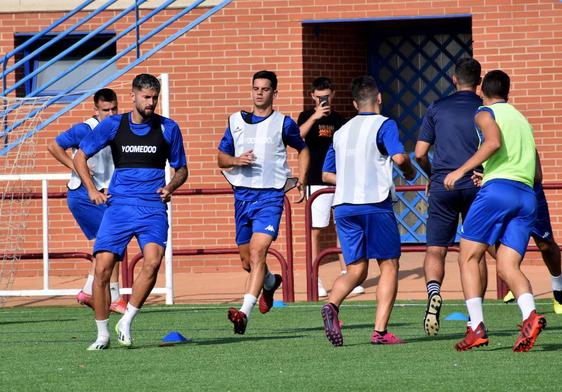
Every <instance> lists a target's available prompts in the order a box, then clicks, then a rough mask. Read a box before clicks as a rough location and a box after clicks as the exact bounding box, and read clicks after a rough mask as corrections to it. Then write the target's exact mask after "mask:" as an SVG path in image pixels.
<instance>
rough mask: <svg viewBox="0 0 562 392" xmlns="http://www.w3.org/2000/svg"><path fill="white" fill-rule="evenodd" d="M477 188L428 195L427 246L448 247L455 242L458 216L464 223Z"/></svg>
mask: <svg viewBox="0 0 562 392" xmlns="http://www.w3.org/2000/svg"><path fill="white" fill-rule="evenodd" d="M478 191H479V188H467V189H455V190H452V191H436V192H431V193H430V194H429V210H428V217H427V224H426V233H427V240H426V242H427V246H449V245H451V244H452V243H453V242H454V241H455V237H456V235H457V227H458V225H459V215H460V216H461V217H462V220H463V221H464V220H465V219H466V215H467V214H468V209H469V208H470V205H471V204H472V202H473V201H474V198H475V197H476V194H477V193H478Z"/></svg>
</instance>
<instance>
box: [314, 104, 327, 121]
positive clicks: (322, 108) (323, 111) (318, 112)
mask: <svg viewBox="0 0 562 392" xmlns="http://www.w3.org/2000/svg"><path fill="white" fill-rule="evenodd" d="M328 114H330V106H329V104H328V102H325V103H324V102H320V103H319V104H318V105H317V106H316V108H315V109H314V113H313V114H312V116H311V117H312V118H313V119H314V121H317V120H320V119H321V118H322V117H326V116H328Z"/></svg>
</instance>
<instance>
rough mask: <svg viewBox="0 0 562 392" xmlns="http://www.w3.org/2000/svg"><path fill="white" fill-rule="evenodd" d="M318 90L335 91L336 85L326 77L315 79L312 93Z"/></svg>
mask: <svg viewBox="0 0 562 392" xmlns="http://www.w3.org/2000/svg"><path fill="white" fill-rule="evenodd" d="M316 90H332V91H333V90H334V85H333V84H332V81H331V80H330V79H328V78H326V77H324V76H321V77H319V78H316V79H314V81H313V82H312V85H311V90H310V91H312V92H314V91H316Z"/></svg>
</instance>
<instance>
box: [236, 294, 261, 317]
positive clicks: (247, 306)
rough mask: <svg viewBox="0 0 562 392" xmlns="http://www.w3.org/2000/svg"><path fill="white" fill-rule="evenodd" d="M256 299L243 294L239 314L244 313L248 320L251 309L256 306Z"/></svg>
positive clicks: (250, 295)
mask: <svg viewBox="0 0 562 392" xmlns="http://www.w3.org/2000/svg"><path fill="white" fill-rule="evenodd" d="M257 300H258V299H257V298H256V297H254V296H253V295H252V294H245V295H244V302H243V303H242V307H241V308H240V311H241V312H244V314H245V315H246V317H248V319H249V318H250V313H252V309H253V308H254V305H255V304H256V301H257Z"/></svg>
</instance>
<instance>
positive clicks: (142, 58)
mask: <svg viewBox="0 0 562 392" xmlns="http://www.w3.org/2000/svg"><path fill="white" fill-rule="evenodd" d="M113 1H115V0H110V2H109V3H112V2H113ZM137 1H138V3H139V4H140V3H141V2H144V1H146V0H137ZM174 1H175V0H168V1H166V2H165V3H163V4H162V5H160V6H159V7H158V8H156V9H155V10H153V11H152V12H150V13H149V14H147V15H146V16H145V17H143V18H141V19H137V20H136V22H135V23H134V24H132V25H130V26H129V27H127V28H126V29H125V30H123V31H122V32H121V33H119V35H117V36H116V37H114V38H113V39H112V40H110V41H108V42H106V43H104V45H102V46H101V47H100V48H98V49H96V50H94V51H92V52H91V53H90V54H88V55H87V56H85V57H84V58H82V59H81V60H79V61H78V62H77V63H75V64H73V65H72V66H71V67H70V68H68V69H66V70H64V71H63V72H62V73H61V74H59V76H58V77H57V78H54V79H53V80H51V81H49V82H48V83H47V84H46V85H43V86H41V87H40V88H38V89H37V90H34V91H32V92H31V93H30V94H29V95H30V96H36V95H37V94H39V93H41V92H42V91H44V90H45V89H46V88H48V87H49V86H50V85H52V84H53V83H55V82H56V81H58V80H60V79H61V78H62V77H64V76H65V75H66V74H68V73H69V72H71V71H73V70H74V69H76V68H77V67H78V66H80V65H81V64H83V63H84V62H85V61H87V60H88V59H90V58H91V57H93V56H95V55H96V54H97V53H99V52H100V51H101V50H103V49H104V48H106V47H107V46H109V45H110V44H111V43H113V42H115V41H116V40H118V39H119V38H121V37H122V36H124V35H125V34H127V33H128V32H130V31H131V30H132V29H136V30H137V31H138V27H139V26H140V25H141V24H142V23H144V22H145V21H147V20H148V19H150V18H151V17H152V16H154V15H155V14H156V13H158V12H160V11H161V10H163V9H165V8H166V7H167V6H168V5H170V4H171V3H173V2H174ZM204 1H205V0H197V1H195V2H194V3H192V4H191V5H190V6H189V7H186V8H184V9H183V10H182V11H180V12H179V13H178V14H176V15H174V16H173V17H171V18H169V19H168V20H167V21H165V22H163V23H162V24H161V25H160V26H158V27H156V28H154V29H153V30H152V31H151V32H150V33H148V34H146V35H145V36H143V37H142V38H140V37H138V38H137V41H136V42H135V43H134V44H132V45H130V46H128V47H127V48H125V49H124V50H122V51H121V52H120V53H118V54H116V55H115V56H113V57H112V58H111V59H109V60H107V61H106V62H104V63H103V64H101V65H100V66H98V67H97V68H96V69H94V70H93V71H91V72H90V73H89V74H88V75H84V76H83V77H82V80H80V81H78V82H77V83H75V84H74V85H73V86H71V87H68V88H67V89H65V90H64V91H62V92H60V93H58V94H57V95H56V96H54V97H49V98H48V99H47V98H46V101H45V102H44V103H43V105H42V106H41V107H39V108H36V109H34V110H32V111H30V112H29V113H28V114H27V115H26V116H24V117H23V118H22V119H20V120H18V121H16V122H14V123H13V124H12V125H11V126H9V127H6V128H5V129H4V131H3V132H0V137H5V136H7V135H8V134H9V133H10V132H11V131H13V130H14V129H15V128H17V127H19V126H20V125H22V124H23V123H25V122H26V121H27V120H29V119H30V118H32V117H34V116H35V115H36V114H37V113H39V112H40V111H42V110H43V109H45V108H46V107H48V106H49V105H51V104H53V103H55V102H57V101H59V100H60V99H61V98H62V97H63V96H65V95H67V94H69V93H71V92H73V91H75V90H76V89H77V88H78V87H79V86H81V85H82V84H84V83H85V82H86V81H87V80H88V79H89V78H91V77H92V76H93V75H96V74H97V73H98V72H99V71H101V70H103V69H104V68H106V67H107V66H108V65H110V64H112V63H114V62H116V61H118V60H119V59H120V58H122V57H123V56H125V55H126V54H127V53H129V52H131V51H132V50H134V49H135V48H136V49H137V59H136V60H135V61H133V62H131V63H129V64H128V65H127V66H126V67H125V68H123V69H121V70H119V71H118V72H116V73H115V74H113V75H111V76H110V77H108V78H106V79H105V80H103V81H102V82H100V83H99V85H100V86H105V85H108V84H109V83H111V82H113V81H114V80H116V79H117V78H119V77H120V76H122V75H124V74H125V73H126V72H128V71H130V70H131V69H132V68H134V67H135V66H137V65H138V64H140V63H141V62H143V61H145V60H146V59H148V58H149V57H151V56H153V55H154V54H155V53H157V52H158V51H159V50H160V49H162V48H163V47H165V46H167V45H169V44H170V43H171V42H173V41H175V40H176V39H178V38H179V37H181V36H182V35H184V34H185V33H187V32H188V31H190V30H192V29H193V28H195V27H196V26H198V25H199V24H200V23H201V22H203V21H204V20H206V19H208V18H209V17H210V16H212V15H213V14H215V13H216V12H218V11H220V10H221V9H223V8H224V7H226V6H227V5H228V4H230V3H231V2H232V1H233V0H224V1H222V2H221V3H219V4H217V5H215V6H214V7H212V8H210V9H209V10H208V11H206V12H205V13H203V14H202V15H201V16H199V17H197V18H196V19H195V20H193V21H192V22H191V23H189V24H188V25H186V26H185V27H183V28H181V29H180V30H179V31H177V32H176V33H174V34H172V35H171V36H169V37H168V38H167V39H165V40H164V41H162V42H160V43H159V44H157V45H155V46H154V47H153V48H152V49H151V50H149V51H148V52H146V53H145V54H144V55H140V56H139V54H140V50H139V48H140V44H141V43H143V42H145V41H146V40H148V39H150V38H152V37H154V36H155V35H156V34H158V33H159V32H161V31H162V30H163V29H165V28H166V27H168V26H169V25H171V24H172V23H174V22H175V21H177V20H178V19H179V18H181V17H183V16H184V15H186V14H187V13H188V12H190V11H191V10H193V9H194V8H196V7H197V6H199V5H200V4H202V3H203V2H204ZM81 6H82V5H81ZM137 6H138V5H137V4H136V5H134V6H131V7H129V8H130V9H129V8H128V10H129V11H128V12H130V11H131V10H132V9H135V8H137ZM73 12H74V11H73ZM122 14H123V15H124V14H125V11H123V12H122ZM121 17H122V16H121ZM58 22H59V21H57V22H56V23H58ZM61 23H62V22H61ZM107 23H109V22H107ZM107 23H106V24H107ZM59 24H60V23H59ZM104 25H105V24H104ZM73 27H74V26H73ZM105 27H107V26H105ZM52 28H53V27H52V26H50V27H49V28H48V29H49V30H52ZM42 34H43V35H44V34H45V32H42ZM81 41H84V42H85V41H86V37H84V38H83V39H82V40H81ZM39 49H41V48H39ZM39 49H38V50H39ZM67 51H68V52H67ZM67 51H65V52H67V53H69V52H70V51H71V48H68V49H67ZM35 55H36V53H35V52H34V53H33V56H35ZM28 57H29V56H26V58H28ZM57 57H59V56H57ZM60 57H62V56H60ZM60 57H59V58H60ZM23 60H24V59H22V60H20V61H19V63H20V65H21V64H22V63H23V62H24V61H23ZM4 61H6V60H4V59H3V62H4ZM55 61H56V60H52V62H51V64H52V63H54V62H55ZM14 67H15V65H14V66H12V67H11V70H13V69H15V68H14ZM7 72H8V71H6V73H3V77H4V79H5V76H6V74H7ZM20 82H21V81H20ZM21 83H23V82H21ZM21 83H20V84H19V85H21ZM16 87H17V86H16ZM16 87H12V88H11V89H10V91H13V90H14V88H16ZM98 88H99V87H95V88H94V87H92V88H89V89H88V90H87V91H84V92H80V94H81V95H80V96H79V97H77V98H76V99H75V100H74V101H73V102H71V103H69V104H68V105H67V106H66V107H64V108H63V109H61V110H59V111H58V112H56V113H55V114H53V115H52V116H51V117H49V118H48V119H46V120H45V121H43V122H41V123H40V124H39V125H37V126H36V127H35V128H33V129H32V130H30V131H29V132H27V133H26V134H24V135H23V136H20V137H19V138H17V139H16V140H14V141H12V142H11V143H7V144H6V145H5V146H4V148H3V149H2V150H0V156H2V155H5V154H6V153H7V152H8V151H10V150H11V149H12V148H14V147H15V146H17V145H18V144H20V143H21V142H23V141H24V140H26V139H27V138H29V137H31V136H33V135H34V134H35V133H37V132H39V131H40V130H41V129H43V128H45V127H46V126H47V125H49V124H50V123H52V122H53V121H55V120H56V119H57V118H59V117H60V116H62V115H63V114H65V113H67V112H68V111H70V110H71V109H73V108H74V107H76V106H77V105H79V104H80V103H81V102H82V101H83V100H85V99H87V98H88V97H90V96H91V95H92V94H93V93H94V92H95V91H96V90H97V89H98ZM13 109H14V106H12V107H11V108H6V109H5V110H4V113H3V115H4V116H5V115H7V114H8V113H9V111H10V110H13Z"/></svg>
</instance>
